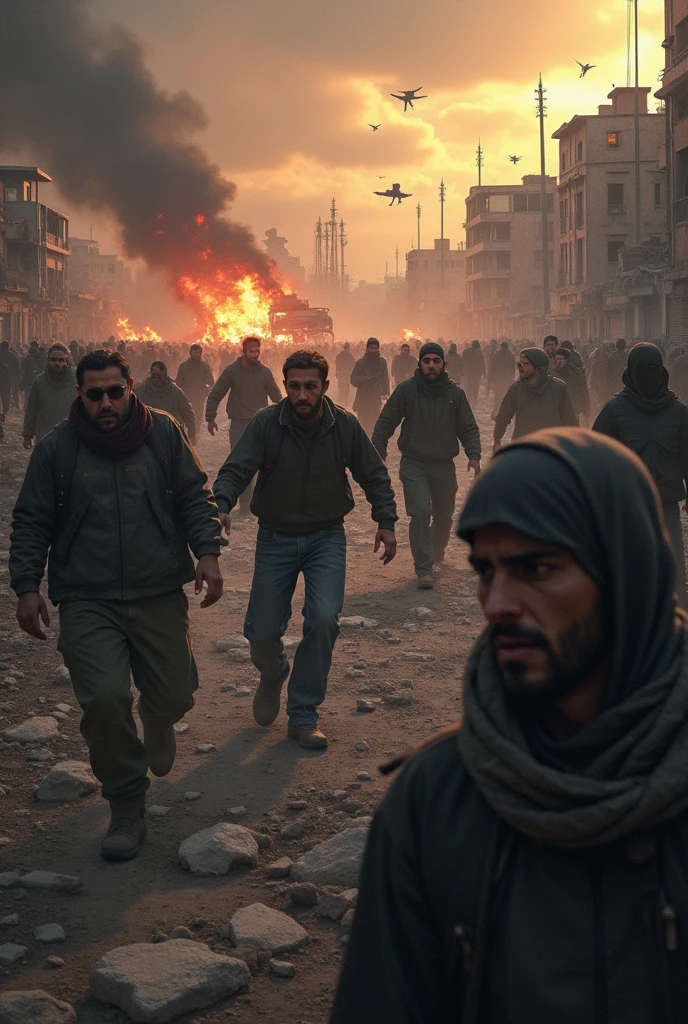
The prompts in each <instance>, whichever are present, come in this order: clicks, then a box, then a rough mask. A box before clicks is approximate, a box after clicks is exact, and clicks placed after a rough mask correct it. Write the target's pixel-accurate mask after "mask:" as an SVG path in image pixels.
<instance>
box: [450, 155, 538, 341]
mask: <svg viewBox="0 0 688 1024" xmlns="http://www.w3.org/2000/svg"><path fill="white" fill-rule="evenodd" d="M522 182H523V183H522V184H521V185H476V186H473V188H471V190H470V193H469V195H468V198H467V199H466V319H465V330H464V331H463V332H462V333H463V334H464V335H472V336H474V337H476V338H481V339H484V340H485V339H489V338H500V337H509V338H516V339H519V340H522V339H527V338H534V337H536V336H537V335H538V334H539V333H540V332H541V319H542V227H541V219H540V184H541V178H540V175H539V174H527V175H525V176H524V178H523V179H522ZM556 187H557V179H556V178H554V177H550V176H549V175H548V176H547V180H546V190H547V227H548V236H549V245H550V249H549V264H550V271H552V268H553V266H554V259H553V251H552V246H553V243H554V193H555V190H556Z"/></svg>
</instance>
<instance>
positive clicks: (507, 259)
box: [497, 252, 511, 270]
mask: <svg viewBox="0 0 688 1024" xmlns="http://www.w3.org/2000/svg"><path fill="white" fill-rule="evenodd" d="M510 269H511V253H510V252H498V253H497V270H510Z"/></svg>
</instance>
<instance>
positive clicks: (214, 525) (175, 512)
mask: <svg viewBox="0 0 688 1024" xmlns="http://www.w3.org/2000/svg"><path fill="white" fill-rule="evenodd" d="M153 417H154V419H156V420H157V421H159V423H160V424H161V426H160V427H159V428H157V430H158V435H160V434H162V436H163V438H164V439H165V445H166V450H167V452H168V455H169V463H170V465H171V466H172V473H171V483H172V497H171V498H170V496H169V495H168V489H167V480H166V477H165V473H164V471H163V467H162V466H161V464H160V461H159V459H158V456H157V455H156V454H155V452H154V451H153V449H152V447H151V446H150V445H149V444H148V443H144V444H143V445H142V446H141V448H140V449H139V450H138V451H137V452H136V453H135V454H134V455H128V456H125V457H123V458H118V459H108V458H105V457H103V456H99V455H96V454H95V453H94V452H92V451H91V450H90V449H88V448H87V447H86V446H85V445H84V444H78V443H77V444H76V446H75V445H74V442H73V440H72V436H70V437H69V438H64V437H63V438H62V439H60V440H59V441H58V439H59V438H60V433H61V432H67V431H69V426H68V425H67V423H63V424H61V425H60V426H59V427H57V428H55V430H51V431H50V433H49V434H46V436H45V437H44V438H43V440H42V441H39V443H38V444H37V445H36V447H35V449H34V451H33V453H32V455H31V459H30V460H29V465H28V468H27V471H26V476H25V478H24V483H23V484H22V488H21V491H20V492H19V497H18V498H17V503H16V505H15V506H14V513H13V520H12V535H11V537H10V575H11V586H12V588H13V590H15V591H16V593H17V595H19V594H24V593H26V592H29V591H37V590H38V588H39V586H40V582H41V580H42V578H43V574H44V571H45V562H46V558H47V556H48V551H50V562H49V565H48V585H49V587H48V589H49V594H50V600H51V601H52V602H53V604H58V603H59V602H60V601H67V600H76V599H78V598H83V599H89V600H90V599H100V600H115V601H117V600H118V601H133V600H135V599H137V598H140V597H154V596H155V595H157V594H166V593H169V592H170V591H172V590H176V589H177V588H178V587H181V586H182V585H183V584H184V583H189V582H190V581H191V580H192V579H193V578H194V565H193V561H192V559H191V555H190V554H189V547H191V550H192V551H193V553H194V555H195V556H196V558H200V557H201V556H202V555H218V554H219V553H220V523H219V520H218V517H217V506H216V505H215V501H214V499H213V494H212V491H211V490H210V488H209V486H208V478H207V476H206V474H205V470H204V469H203V467H202V466H201V464H200V463H199V462H198V460H197V459H196V456H195V455H194V453H193V450H192V449H191V447H190V446H189V444H188V442H187V441H186V439H185V437H184V435H183V434H182V432H181V430H180V429H179V427H178V426H177V424H176V423H175V422H174V420H173V419H171V418H170V417H169V416H167V415H165V413H158V412H154V413H153ZM58 444H60V445H63V446H65V447H64V448H62V449H61V450H62V451H65V450H67V451H70V452H71V451H72V450H73V451H74V456H71V455H70V457H69V459H68V460H67V462H68V465H69V469H70V472H71V467H72V466H73V467H74V470H73V476H72V478H71V486H69V488H68V490H69V494H68V496H67V501H66V503H65V507H64V509H63V510H62V512H60V511H59V510H58V503H57V490H58V488H57V481H56V471H57V467H58V458H60V459H62V456H60V455H59V454H58Z"/></svg>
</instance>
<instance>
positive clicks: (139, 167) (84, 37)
mask: <svg viewBox="0 0 688 1024" xmlns="http://www.w3.org/2000/svg"><path fill="white" fill-rule="evenodd" d="M85 8H86V4H85V3H84V2H83V0H0V96H1V97H2V99H1V101H0V142H1V143H3V144H5V145H8V146H10V147H16V146H17V145H25V144H29V145H30V146H31V148H32V150H33V151H34V152H35V153H36V154H39V155H40V159H39V162H40V163H41V164H43V165H45V166H46V167H47V168H48V169H49V170H50V173H51V174H52V175H53V176H54V178H55V179H56V181H57V183H58V184H59V187H60V190H61V192H62V193H63V194H64V195H65V196H66V197H67V199H69V201H70V202H71V203H73V204H75V205H79V206H82V207H83V206H86V207H90V208H94V209H98V210H109V211H110V212H111V213H112V214H113V215H114V217H115V218H116V220H117V221H118V222H119V224H120V225H121V229H122V240H123V245H124V248H125V250H126V253H127V255H128V256H130V257H141V258H143V259H144V260H145V261H146V262H147V264H148V265H149V266H150V267H151V268H156V269H159V270H162V271H164V272H165V273H166V275H167V277H168V279H169V280H170V283H171V284H173V285H174V284H176V282H177V280H178V278H179V277H180V276H181V275H182V274H188V273H189V272H191V273H192V274H194V275H198V276H199V277H207V276H211V275H212V272H213V269H214V270H216V271H220V272H221V273H222V275H223V276H226V278H229V279H232V278H234V277H235V276H236V270H235V268H237V267H238V266H243V267H245V268H246V270H249V271H253V272H254V273H255V274H256V275H257V276H258V278H259V279H260V280H261V281H262V282H264V283H265V285H266V286H268V287H273V286H274V281H273V280H272V276H271V270H270V263H269V261H268V259H267V257H266V255H265V254H264V253H263V252H262V251H261V250H260V249H259V248H258V247H257V244H256V242H255V239H254V237H253V235H252V234H251V232H250V230H249V229H248V228H246V227H244V226H243V225H240V224H234V223H232V222H230V221H227V220H225V219H224V218H223V216H222V215H223V213H224V212H225V211H226V210H227V208H228V206H229V204H230V203H231V202H232V200H233V199H234V195H235V192H236V189H235V186H234V184H233V183H232V182H230V181H228V180H227V179H226V178H224V177H223V176H222V174H221V172H220V169H219V168H218V167H217V166H215V165H214V164H212V163H210V161H209V160H208V158H207V157H206V155H205V154H204V153H203V151H202V150H201V149H200V148H199V147H198V146H196V145H193V144H192V143H191V142H190V141H189V137H190V136H191V135H192V134H193V133H194V132H196V131H198V130H199V129H201V128H203V127H204V125H205V123H206V118H205V114H204V112H203V110H202V108H201V107H200V105H199V104H198V103H197V102H196V100H194V99H193V98H192V97H191V96H189V95H188V94H187V93H185V92H178V93H175V94H174V95H170V94H168V93H166V92H163V91H162V90H161V89H160V88H159V87H158V86H157V84H156V82H155V79H154V78H153V76H152V74H151V72H150V71H149V70H148V68H147V67H146V64H145V60H144V55H143V51H142V48H141V45H140V44H139V42H138V41H137V39H136V38H135V37H134V36H132V35H131V33H130V32H128V31H126V30H125V29H123V28H121V27H115V28H112V29H110V30H108V31H106V32H101V31H99V30H97V29H96V28H95V27H94V26H93V25H92V24H91V23H90V21H89V19H88V16H87V14H86V10H85ZM199 214H202V215H203V218H204V220H203V221H202V223H200V218H199V217H198V215H199ZM199 257H200V259H199ZM199 262H200V266H199Z"/></svg>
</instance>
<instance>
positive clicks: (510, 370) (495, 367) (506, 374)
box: [488, 348, 516, 384]
mask: <svg viewBox="0 0 688 1024" xmlns="http://www.w3.org/2000/svg"><path fill="white" fill-rule="evenodd" d="M515 369H516V360H515V359H514V357H513V354H512V353H511V352H510V351H509V349H508V348H498V349H497V351H496V352H495V354H494V355H493V356H492V359H490V372H489V375H488V376H489V379H490V382H491V383H496V384H505V383H509V384H510V383H511V382H512V381H513V379H514V372H515Z"/></svg>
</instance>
